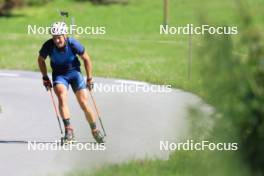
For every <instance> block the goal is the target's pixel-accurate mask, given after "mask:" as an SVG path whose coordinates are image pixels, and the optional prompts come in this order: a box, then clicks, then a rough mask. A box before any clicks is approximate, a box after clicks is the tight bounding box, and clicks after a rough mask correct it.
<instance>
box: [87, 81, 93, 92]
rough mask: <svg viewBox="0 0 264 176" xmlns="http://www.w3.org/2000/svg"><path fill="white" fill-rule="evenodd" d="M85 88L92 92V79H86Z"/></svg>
mask: <svg viewBox="0 0 264 176" xmlns="http://www.w3.org/2000/svg"><path fill="white" fill-rule="evenodd" d="M86 87H87V88H88V89H89V90H90V91H91V90H93V87H94V83H93V79H92V78H87V82H86Z"/></svg>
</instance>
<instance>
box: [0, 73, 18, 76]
mask: <svg viewBox="0 0 264 176" xmlns="http://www.w3.org/2000/svg"><path fill="white" fill-rule="evenodd" d="M0 76H3V77H19V76H20V75H19V74H15V73H0Z"/></svg>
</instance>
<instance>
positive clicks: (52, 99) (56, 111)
mask: <svg viewBox="0 0 264 176" xmlns="http://www.w3.org/2000/svg"><path fill="white" fill-rule="evenodd" d="M48 91H49V92H50V97H51V101H52V104H53V107H54V110H55V113H56V116H57V119H58V124H59V127H60V132H61V134H63V131H62V128H61V122H60V118H59V114H58V110H57V107H56V104H55V101H54V96H53V93H52V89H51V88H49V89H48Z"/></svg>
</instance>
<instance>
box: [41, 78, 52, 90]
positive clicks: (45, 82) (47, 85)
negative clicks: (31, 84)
mask: <svg viewBox="0 0 264 176" xmlns="http://www.w3.org/2000/svg"><path fill="white" fill-rule="evenodd" d="M42 80H43V85H44V87H45V88H46V90H47V91H48V90H49V89H50V88H52V84H51V82H50V79H49V77H48V76H43V77H42Z"/></svg>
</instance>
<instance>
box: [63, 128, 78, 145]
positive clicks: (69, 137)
mask: <svg viewBox="0 0 264 176" xmlns="http://www.w3.org/2000/svg"><path fill="white" fill-rule="evenodd" d="M73 142H75V139H74V133H73V128H72V127H71V126H67V127H65V136H64V138H63V143H64V144H70V143H73Z"/></svg>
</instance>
